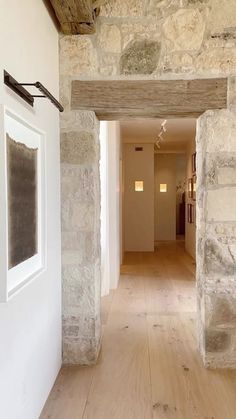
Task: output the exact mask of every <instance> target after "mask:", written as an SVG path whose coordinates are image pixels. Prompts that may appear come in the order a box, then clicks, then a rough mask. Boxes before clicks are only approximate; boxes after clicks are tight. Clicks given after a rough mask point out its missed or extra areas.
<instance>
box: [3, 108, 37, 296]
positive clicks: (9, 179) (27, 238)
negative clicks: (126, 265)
mask: <svg viewBox="0 0 236 419" xmlns="http://www.w3.org/2000/svg"><path fill="white" fill-rule="evenodd" d="M0 115H1V122H2V123H1V130H0V134H1V142H0V192H1V194H0V196H1V198H0V204H1V209H0V216H1V218H0V242H1V243H2V247H1V245H0V270H1V272H0V273H1V275H0V301H7V299H8V298H9V297H10V296H11V295H13V294H14V293H15V291H18V290H19V288H21V287H22V286H23V285H25V284H26V283H27V282H28V281H29V280H31V279H33V278H34V277H35V276H36V275H38V274H39V272H41V271H42V269H44V267H45V156H44V149H45V146H44V142H45V135H44V133H42V132H41V131H40V130H38V129H37V128H35V127H33V126H31V125H30V124H28V122H26V121H24V120H22V119H21V118H20V117H18V116H17V115H15V114H14V113H13V112H12V111H10V110H8V109H6V108H5V107H3V106H2V107H1V114H0ZM4 249H6V250H4ZM1 250H2V252H1Z"/></svg>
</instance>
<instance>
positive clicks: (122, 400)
mask: <svg viewBox="0 0 236 419" xmlns="http://www.w3.org/2000/svg"><path fill="white" fill-rule="evenodd" d="M121 273H122V274H121V280H120V283H119V288H118V289H117V290H116V291H112V292H111V294H110V295H109V296H108V297H104V298H103V299H102V307H103V309H102V323H103V343H102V350H101V354H100V357H99V360H98V363H97V365H95V366H93V367H70V368H62V370H61V372H60V375H59V376H58V379H57V381H56V383H55V386H54V388H53V390H52V392H51V394H50V396H49V398H48V401H47V403H46V405H45V408H44V410H43V412H42V415H41V417H40V419H236V372H234V371H221V370H216V371H210V370H206V369H205V368H204V366H203V364H202V361H201V358H200V355H199V353H198V349H197V339H196V289H195V278H194V275H195V264H194V261H193V260H192V258H191V257H190V256H189V255H187V254H186V253H185V251H184V243H183V242H181V241H179V242H178V241H177V242H174V243H173V242H172V243H157V247H156V250H155V252H153V253H134V252H130V253H127V254H126V255H125V260H124V265H123V266H122V268H121Z"/></svg>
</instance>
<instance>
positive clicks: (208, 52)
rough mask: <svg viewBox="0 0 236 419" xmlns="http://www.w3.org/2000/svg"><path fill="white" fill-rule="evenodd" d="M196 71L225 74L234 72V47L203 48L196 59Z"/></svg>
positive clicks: (235, 53)
mask: <svg viewBox="0 0 236 419" xmlns="http://www.w3.org/2000/svg"><path fill="white" fill-rule="evenodd" d="M195 66H196V70H197V71H198V73H206V72H207V73H208V74H209V73H211V74H213V75H217V76H218V75H219V76H220V75H221V76H227V75H230V74H234V73H235V66H236V48H214V49H204V50H203V51H202V52H201V53H200V54H199V55H198V57H197V59H196V63H195Z"/></svg>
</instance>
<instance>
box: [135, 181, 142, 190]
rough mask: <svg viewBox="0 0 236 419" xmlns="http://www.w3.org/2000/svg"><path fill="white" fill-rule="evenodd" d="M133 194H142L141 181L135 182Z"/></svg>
mask: <svg viewBox="0 0 236 419" xmlns="http://www.w3.org/2000/svg"><path fill="white" fill-rule="evenodd" d="M134 189H135V192H143V181H142V180H136V181H135V185H134Z"/></svg>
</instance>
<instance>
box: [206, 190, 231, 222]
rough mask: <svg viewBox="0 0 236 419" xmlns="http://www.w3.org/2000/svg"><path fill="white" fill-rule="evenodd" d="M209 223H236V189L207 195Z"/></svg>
mask: <svg viewBox="0 0 236 419" xmlns="http://www.w3.org/2000/svg"><path fill="white" fill-rule="evenodd" d="M206 219H207V221H236V188H235V187H225V188H221V189H214V190H209V191H207V193H206Z"/></svg>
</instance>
